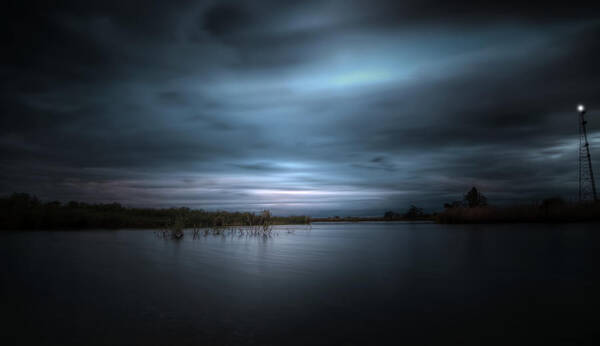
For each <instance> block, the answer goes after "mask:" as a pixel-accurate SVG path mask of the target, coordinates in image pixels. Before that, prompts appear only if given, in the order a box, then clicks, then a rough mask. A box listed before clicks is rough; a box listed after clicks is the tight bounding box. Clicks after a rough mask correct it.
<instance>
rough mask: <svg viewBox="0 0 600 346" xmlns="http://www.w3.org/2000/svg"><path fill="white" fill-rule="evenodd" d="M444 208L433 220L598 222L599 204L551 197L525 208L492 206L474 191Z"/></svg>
mask: <svg viewBox="0 0 600 346" xmlns="http://www.w3.org/2000/svg"><path fill="white" fill-rule="evenodd" d="M444 207H445V210H444V211H443V212H441V213H439V214H436V217H435V219H436V221H437V222H439V223H509V222H548V223H555V222H590V221H600V203H594V202H585V203H584V202H582V203H569V202H566V201H564V200H563V199H562V198H560V197H552V198H547V199H545V200H543V201H541V202H539V203H531V204H526V205H512V206H491V205H488V204H487V198H485V197H484V196H483V195H482V194H481V193H480V192H479V191H477V189H476V188H475V187H474V188H472V189H471V190H470V191H469V192H468V193H467V194H466V195H465V196H464V199H463V201H455V202H452V203H446V204H445V205H444Z"/></svg>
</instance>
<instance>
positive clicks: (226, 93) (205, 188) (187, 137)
mask: <svg viewBox="0 0 600 346" xmlns="http://www.w3.org/2000/svg"><path fill="white" fill-rule="evenodd" d="M598 13H600V12H599V11H598V5H592V6H590V5H584V4H583V3H581V4H578V3H574V2H570V3H569V4H568V5H562V4H551V3H544V4H538V3H534V2H527V3H522V2H512V1H511V2H502V3H497V4H494V3H484V4H482V3H480V2H474V1H468V2H461V3H455V2H454V3H451V2H442V1H408V2H406V1H302V2H284V1H204V2H198V1H169V2H138V1H122V0H121V1H86V2H82V1H57V2H46V1H39V2H11V3H10V4H9V5H8V6H7V7H6V10H5V11H4V12H3V15H2V16H3V18H2V22H1V24H0V25H1V28H0V29H2V30H1V32H2V35H3V42H4V46H5V47H6V48H7V49H6V51H8V54H6V53H5V54H3V55H2V56H1V57H0V59H1V62H2V65H1V67H0V73H1V75H2V77H3V78H2V82H1V83H0V91H1V93H0V100H1V111H2V118H1V119H0V153H1V155H2V156H1V159H0V168H1V172H2V173H0V192H2V193H10V192H13V191H25V192H31V193H35V194H38V195H39V196H40V197H42V198H47V199H65V200H66V199H85V200H90V201H112V200H117V201H120V202H123V203H127V204H132V205H153V206H157V205H162V206H164V205H188V206H192V207H203V208H209V209H214V208H227V209H252V210H256V209H261V208H270V209H273V210H274V211H276V212H279V213H312V214H315V215H323V214H329V213H337V214H344V213H346V214H373V213H374V214H378V213H380V212H382V211H383V210H385V209H387V208H396V209H398V208H404V207H405V206H406V205H408V204H409V203H413V204H420V205H423V206H425V207H427V208H430V209H437V208H439V206H441V204H442V203H443V202H446V201H449V200H453V199H457V198H459V197H460V195H461V193H463V192H464V191H465V190H466V189H467V188H469V187H470V186H471V185H477V186H480V187H481V188H482V189H483V190H484V191H485V192H486V193H487V194H488V195H489V197H490V199H491V201H496V202H498V203H503V202H508V201H529V200H531V199H536V198H541V197H543V196H547V195H552V194H562V195H563V196H565V197H571V196H573V195H574V191H575V186H574V178H575V174H576V173H575V170H574V169H573V168H574V167H576V161H575V159H576V157H577V156H576V155H577V147H576V144H577V142H576V141H577V133H576V131H577V128H576V119H575V114H574V112H573V111H574V106H575V105H576V104H577V103H578V102H585V103H586V104H587V105H588V108H590V110H591V111H590V117H593V114H594V113H595V111H594V109H598V107H600V104H598V100H597V95H599V94H600V90H599V89H600V87H599V85H600V67H598V64H597V62H596V60H597V58H596V57H597V56H598V54H599V53H600V48H599V47H600V44H599V43H600V42H598V41H599V39H598V37H600V17H599V16H598ZM595 123H596V122H595V121H594V120H593V119H591V120H590V130H591V132H592V134H591V137H592V138H593V143H592V147H593V148H594V147H597V146H598V145H600V134H599V133H598V130H597V129H598V126H597V124H596V125H595ZM592 155H594V157H595V156H597V155H595V152H593V153H592Z"/></svg>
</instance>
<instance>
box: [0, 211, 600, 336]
mask: <svg viewBox="0 0 600 346" xmlns="http://www.w3.org/2000/svg"><path fill="white" fill-rule="evenodd" d="M286 228H294V229H297V230H296V231H295V232H294V233H290V234H288V232H287V231H286ZM277 230H278V232H279V236H275V237H273V238H271V239H263V238H245V237H242V238H237V237H234V238H232V237H220V236H208V237H201V238H200V239H195V240H194V239H192V237H191V234H187V235H186V237H185V238H184V239H183V240H181V241H173V240H164V239H159V238H158V237H157V236H156V234H155V233H154V231H140V230H121V231H80V232H3V233H0V265H1V268H2V271H1V279H2V286H1V288H0V289H1V293H2V294H1V301H0V307H1V309H0V311H1V312H0V313H1V314H2V320H3V321H2V323H1V325H0V330H1V331H2V339H3V340H4V341H3V342H2V343H3V344H4V345H29V344H32V345H283V344H292V345H314V344H346V345H375V344H395V345H396V344H407V345H454V344H472V345H490V344H497V345H511V344H528V345H531V344H543V345H549V344H564V345H580V344H595V345H598V344H600V333H599V331H600V317H599V316H600V309H599V308H600V278H599V275H598V274H599V270H600V267H599V265H600V251H599V250H600V228H599V227H598V224H595V225H594V224H571V225H468V226H465V225H436V224H411V223H355V224H348V223H345V224H314V225H313V227H312V230H310V231H308V230H305V229H303V228H302V227H281V228H277ZM5 341H8V342H5Z"/></svg>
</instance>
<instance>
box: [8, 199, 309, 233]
mask: <svg viewBox="0 0 600 346" xmlns="http://www.w3.org/2000/svg"><path fill="white" fill-rule="evenodd" d="M263 218H264V213H261V214H255V213H249V212H226V211H204V210H193V209H189V208H167V209H153V208H128V207H124V206H122V205H120V204H118V203H111V204H87V203H80V202H69V203H60V202H41V201H40V200H39V199H37V198H36V197H34V196H30V195H27V194H13V195H11V196H9V197H6V198H0V230H36V229H38V230H43V229H86V228H87V229H89V228H107V229H116V228H168V227H170V225H171V224H172V223H173V220H178V222H183V225H182V226H183V227H185V228H192V227H195V228H199V227H222V226H253V225H258V224H261V222H262V221H261V220H262V219H263ZM269 222H270V224H272V225H284V224H307V223H310V222H311V219H310V217H306V216H288V217H281V216H271V215H270V213H269Z"/></svg>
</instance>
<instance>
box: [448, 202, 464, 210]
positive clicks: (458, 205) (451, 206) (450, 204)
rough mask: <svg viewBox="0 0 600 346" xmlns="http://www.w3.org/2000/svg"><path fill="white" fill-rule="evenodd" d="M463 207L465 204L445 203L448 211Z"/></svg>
mask: <svg viewBox="0 0 600 346" xmlns="http://www.w3.org/2000/svg"><path fill="white" fill-rule="evenodd" d="M462 206H463V202H461V201H454V202H451V203H444V208H446V209H450V208H458V207H462Z"/></svg>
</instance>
